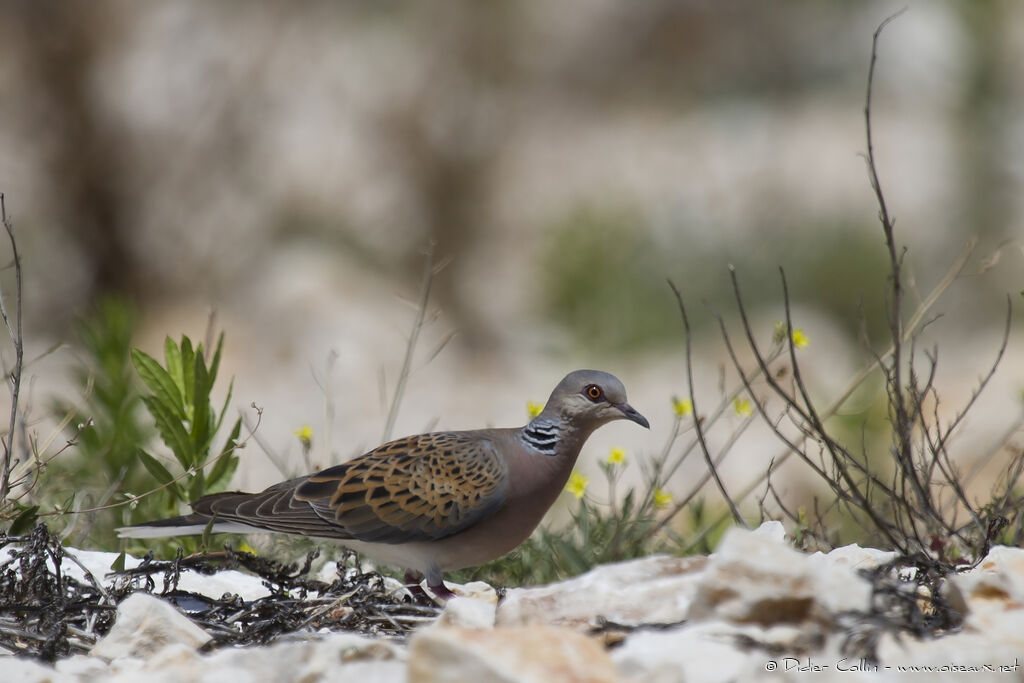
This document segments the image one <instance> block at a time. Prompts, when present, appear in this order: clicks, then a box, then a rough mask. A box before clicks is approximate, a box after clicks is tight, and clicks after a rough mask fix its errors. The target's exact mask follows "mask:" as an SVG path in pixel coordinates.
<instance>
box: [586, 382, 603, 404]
mask: <svg viewBox="0 0 1024 683" xmlns="http://www.w3.org/2000/svg"><path fill="white" fill-rule="evenodd" d="M583 395H584V396H586V397H587V398H589V399H590V400H591V401H600V400H601V399H602V398H604V392H603V391H601V387H599V386H597V385H596V384H590V385H588V386H587V387H586V388H585V389H584V390H583Z"/></svg>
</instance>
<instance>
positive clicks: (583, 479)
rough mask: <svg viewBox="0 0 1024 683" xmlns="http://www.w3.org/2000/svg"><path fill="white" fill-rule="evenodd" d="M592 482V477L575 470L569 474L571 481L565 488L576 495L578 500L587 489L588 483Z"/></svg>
mask: <svg viewBox="0 0 1024 683" xmlns="http://www.w3.org/2000/svg"><path fill="white" fill-rule="evenodd" d="M589 483H590V478H589V477H587V476H586V475H584V474H580V473H579V472H573V473H572V474H570V475H569V483H568V484H566V485H565V490H566V491H568V492H569V493H571V494H572V495H574V496H576V498H577V500H578V499H580V498H582V497H583V494H584V493H586V491H587V484H589Z"/></svg>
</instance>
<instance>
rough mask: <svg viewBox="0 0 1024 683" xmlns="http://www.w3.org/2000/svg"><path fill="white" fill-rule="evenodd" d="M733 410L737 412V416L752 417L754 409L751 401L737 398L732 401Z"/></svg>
mask: <svg viewBox="0 0 1024 683" xmlns="http://www.w3.org/2000/svg"><path fill="white" fill-rule="evenodd" d="M732 409H733V410H735V411H736V414H737V415H739V416H740V417H750V415H752V414H753V412H754V409H753V407H751V405H750V401H748V400H747V399H745V398H740V397H739V396H737V397H736V398H734V399H733V401H732Z"/></svg>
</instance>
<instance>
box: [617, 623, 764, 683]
mask: <svg viewBox="0 0 1024 683" xmlns="http://www.w3.org/2000/svg"><path fill="white" fill-rule="evenodd" d="M724 628H725V627H723V625H722V624H721V623H716V622H705V623H701V624H695V625H693V626H688V627H685V628H679V629H673V630H671V631H661V632H659V631H641V632H638V633H634V634H632V635H630V636H629V638H627V639H626V641H625V642H624V643H623V644H622V645H620V646H619V647H617V648H616V649H615V650H613V651H612V661H614V662H615V665H616V666H617V667H618V671H619V673H620V674H621V675H622V676H623V677H625V678H628V679H629V680H635V681H656V682H657V683H674V682H675V681H679V682H680V683H682V682H683V681H687V682H688V683H689V682H690V681H696V682H701V681H728V680H735V679H736V677H737V675H738V674H739V672H740V671H741V670H742V669H743V667H744V664H745V662H744V655H743V654H742V653H741V652H739V651H738V650H737V648H736V645H735V642H734V641H732V640H731V639H730V638H727V637H723V635H722V634H723V630H724Z"/></svg>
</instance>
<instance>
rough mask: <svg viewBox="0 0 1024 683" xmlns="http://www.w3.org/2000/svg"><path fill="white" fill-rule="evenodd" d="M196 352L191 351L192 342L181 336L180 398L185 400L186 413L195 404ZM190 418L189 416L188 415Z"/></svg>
mask: <svg viewBox="0 0 1024 683" xmlns="http://www.w3.org/2000/svg"><path fill="white" fill-rule="evenodd" d="M195 368H196V352H195V351H194V350H193V349H192V340H191V339H189V338H188V337H186V336H185V335H182V336H181V374H182V380H183V381H184V383H185V390H184V391H183V392H182V396H183V397H184V398H185V405H186V406H187V407H186V409H185V410H186V411H187V412H189V413H191V409H192V406H193V404H194V402H195V396H196V394H195V379H196V374H195V373H196V370H195ZM189 417H191V415H189Z"/></svg>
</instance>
